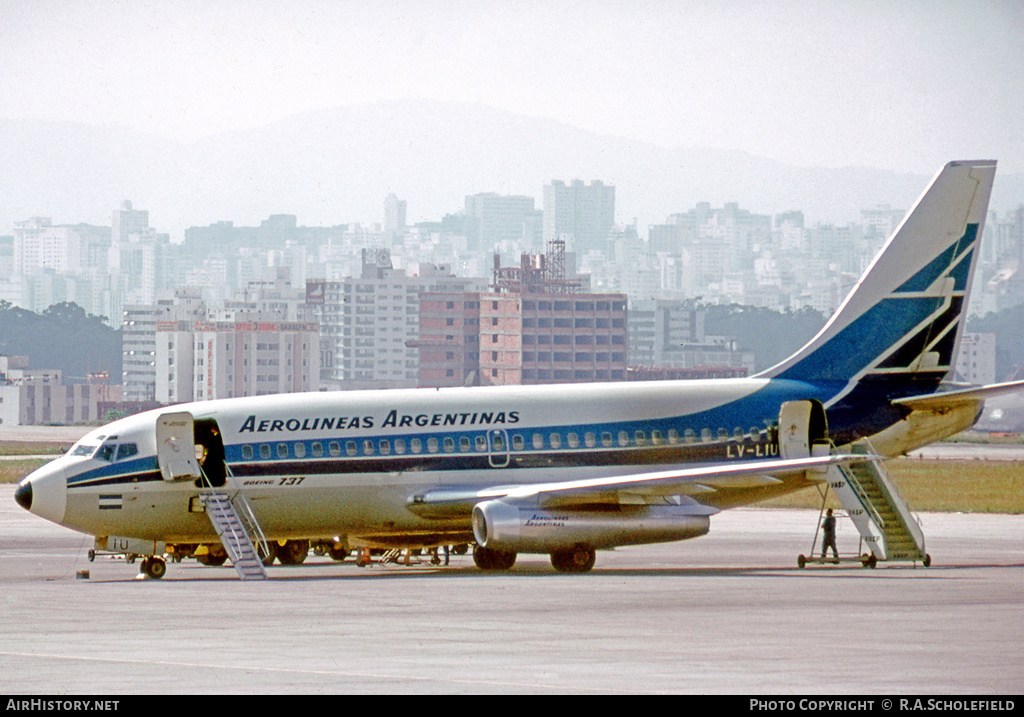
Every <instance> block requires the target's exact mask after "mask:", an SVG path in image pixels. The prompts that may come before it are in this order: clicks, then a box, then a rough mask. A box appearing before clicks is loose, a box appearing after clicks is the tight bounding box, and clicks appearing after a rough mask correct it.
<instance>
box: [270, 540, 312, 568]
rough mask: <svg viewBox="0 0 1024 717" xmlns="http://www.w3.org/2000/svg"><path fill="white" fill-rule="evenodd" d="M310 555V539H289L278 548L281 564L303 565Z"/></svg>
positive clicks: (278, 557)
mask: <svg viewBox="0 0 1024 717" xmlns="http://www.w3.org/2000/svg"><path fill="white" fill-rule="evenodd" d="M307 555H309V541H308V540H289V541H288V542H286V543H285V544H284V545H283V546H279V547H278V549H277V559H278V560H280V561H281V565H302V563H304V562H306V556H307Z"/></svg>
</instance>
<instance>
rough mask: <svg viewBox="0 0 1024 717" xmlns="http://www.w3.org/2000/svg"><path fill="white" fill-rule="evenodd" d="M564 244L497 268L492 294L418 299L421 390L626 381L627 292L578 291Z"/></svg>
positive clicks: (448, 295) (479, 293)
mask: <svg viewBox="0 0 1024 717" xmlns="http://www.w3.org/2000/svg"><path fill="white" fill-rule="evenodd" d="M564 250H565V246H564V244H563V243H562V242H561V241H554V242H551V243H550V244H549V250H548V253H547V254H545V255H543V256H530V255H523V256H522V258H521V262H520V266H518V267H512V268H501V267H500V266H499V265H498V261H497V257H495V268H494V291H492V292H464V293H462V294H458V293H448V294H425V295H424V296H423V302H422V309H421V318H420V338H419V341H418V342H417V343H416V345H417V346H418V347H419V348H420V351H421V355H420V385H422V386H458V385H462V384H470V383H472V384H480V385H508V384H540V383H573V382H585V381H616V380H619V381H621V380H625V378H626V367H627V365H628V356H629V347H628V339H627V337H628V328H627V323H626V316H627V307H626V296H625V294H591V293H583V292H581V291H579V289H580V282H579V281H578V278H577V277H576V276H574V275H573V274H571V273H570V274H569V275H567V274H566V272H565V251H564Z"/></svg>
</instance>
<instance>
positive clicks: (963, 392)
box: [893, 381, 1024, 412]
mask: <svg viewBox="0 0 1024 717" xmlns="http://www.w3.org/2000/svg"><path fill="white" fill-rule="evenodd" d="M1022 390H1024V381H1010V382H1008V383H993V384H989V385H988V386H972V387H970V388H962V389H955V390H952V391H940V392H938V393H930V394H928V395H926V396H910V397H908V398H897V399H895V400H893V403H894V404H896V405H898V406H906V407H907V408H911V409H916V410H921V411H940V412H941V411H943V410H948V409H951V408H955V407H957V406H962V405H964V404H967V403H977V402H979V401H984V400H986V399H989V398H995V397H996V396H1002V395H1003V394H1006V393H1014V392H1016V391H1022Z"/></svg>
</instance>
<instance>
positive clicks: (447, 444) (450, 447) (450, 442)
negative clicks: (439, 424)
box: [444, 437, 455, 453]
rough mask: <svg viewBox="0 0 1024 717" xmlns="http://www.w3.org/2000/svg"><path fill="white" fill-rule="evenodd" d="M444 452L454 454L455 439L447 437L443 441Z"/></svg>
mask: <svg viewBox="0 0 1024 717" xmlns="http://www.w3.org/2000/svg"><path fill="white" fill-rule="evenodd" d="M444 452H445V453H454V452H455V439H454V438H451V437H448V438H445V439H444Z"/></svg>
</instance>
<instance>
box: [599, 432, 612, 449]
mask: <svg viewBox="0 0 1024 717" xmlns="http://www.w3.org/2000/svg"><path fill="white" fill-rule="evenodd" d="M601 445H602V446H604V447H605V448H609V447H610V446H611V445H612V434H611V433H609V432H608V431H605V432H604V433H602V434H601Z"/></svg>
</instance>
